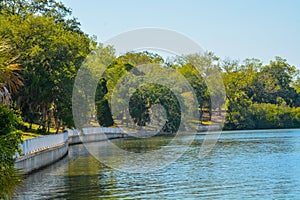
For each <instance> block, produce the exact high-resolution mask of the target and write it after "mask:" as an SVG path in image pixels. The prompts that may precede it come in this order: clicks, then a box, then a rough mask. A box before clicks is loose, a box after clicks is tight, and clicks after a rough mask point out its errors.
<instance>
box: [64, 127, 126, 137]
mask: <svg viewBox="0 0 300 200" xmlns="http://www.w3.org/2000/svg"><path fill="white" fill-rule="evenodd" d="M82 132H83V134H97V133H124V131H123V129H122V128H106V127H89V128H83V129H82ZM79 134H80V132H79V131H78V130H76V129H74V130H68V135H69V137H70V136H75V135H79Z"/></svg>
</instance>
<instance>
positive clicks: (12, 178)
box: [0, 105, 22, 199]
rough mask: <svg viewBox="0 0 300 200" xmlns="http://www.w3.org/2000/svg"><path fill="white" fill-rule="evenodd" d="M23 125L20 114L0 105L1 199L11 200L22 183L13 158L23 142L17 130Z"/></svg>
mask: <svg viewBox="0 0 300 200" xmlns="http://www.w3.org/2000/svg"><path fill="white" fill-rule="evenodd" d="M21 123H22V119H21V115H20V112H18V111H15V110H13V109H10V108H9V107H8V106H4V105H0V199H9V198H10V197H11V196H12V194H13V193H14V192H15V187H16V185H18V184H19V183H20V182H21V176H20V175H19V174H18V172H17V170H16V169H15V168H14V158H13V156H14V155H15V153H16V152H18V151H19V144H20V143H21V142H22V139H21V138H22V133H21V131H18V130H17V127H18V126H19V125H20V124H21Z"/></svg>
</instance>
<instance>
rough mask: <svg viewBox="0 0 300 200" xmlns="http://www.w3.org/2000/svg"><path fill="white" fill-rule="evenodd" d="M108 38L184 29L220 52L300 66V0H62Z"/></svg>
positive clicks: (88, 27) (85, 26)
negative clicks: (141, 30) (146, 30)
mask: <svg viewBox="0 0 300 200" xmlns="http://www.w3.org/2000/svg"><path fill="white" fill-rule="evenodd" d="M62 2H63V3H64V4H65V5H67V6H68V7H70V8H72V10H73V15H74V16H75V17H77V18H78V20H79V21H80V22H81V25H82V26H81V27H82V30H83V31H85V32H86V33H88V34H90V35H96V36H97V38H98V41H100V42H104V41H106V40H108V39H109V38H111V37H113V36H115V35H118V34H120V33H122V32H125V31H129V30H132V29H137V28H143V27H156V28H166V29H170V30H174V31H177V32H179V33H182V34H184V35H186V36H188V37H190V38H191V39H193V40H194V41H196V42H197V43H198V44H199V45H201V46H202V47H203V48H204V49H205V50H209V51H213V52H214V53H215V54H216V55H217V56H220V57H221V58H225V57H230V58H233V59H239V60H243V59H245V58H253V57H254V58H259V59H261V60H262V61H264V62H265V63H268V62H269V60H271V59H273V58H274V57H275V56H281V57H283V58H286V59H287V60H288V62H289V63H290V64H292V65H295V66H297V67H298V68H300V1H298V0H205V1H201V0H194V1H192V0H180V1H179V0H152V1H151V0H148V1H146V0H62Z"/></svg>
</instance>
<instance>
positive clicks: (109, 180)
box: [14, 130, 300, 200]
mask: <svg viewBox="0 0 300 200" xmlns="http://www.w3.org/2000/svg"><path fill="white" fill-rule="evenodd" d="M203 138H204V136H202V135H197V136H196V139H195V141H194V142H193V144H192V145H191V146H190V148H189V149H188V151H187V152H186V153H185V154H184V155H183V156H182V157H181V158H180V159H179V160H177V161H176V162H174V163H171V164H170V165H168V166H166V167H164V168H162V169H160V170H158V171H155V172H151V173H147V174H144V173H142V174H130V173H124V172H120V171H116V170H113V169H111V168H108V167H106V166H104V165H103V164H101V163H100V162H98V161H97V160H96V159H95V158H93V157H92V156H90V154H89V153H88V152H87V151H86V149H85V147H84V146H83V145H77V146H72V147H71V148H70V152H69V155H68V157H66V158H64V159H63V160H61V161H60V162H58V163H56V164H55V165H53V166H51V167H49V168H46V169H44V170H42V171H40V172H38V173H35V174H33V175H30V176H29V177H28V178H27V179H26V181H25V183H24V188H23V190H22V191H20V192H19V195H18V196H16V197H15V198H14V199H30V200H32V199H102V198H108V199H118V198H121V199H122V198H137V199H146V198H152V199H172V198H173V199H182V198H194V199H195V198H201V197H204V198H209V199H244V198H255V199H282V198H283V199H300V131H299V130H280V131H278V130H277V131H247V132H240V133H236V132H235V133H232V132H226V133H223V134H222V135H221V138H220V139H219V141H218V143H217V144H216V146H215V148H214V149H213V151H212V152H211V153H210V154H209V155H208V156H206V157H205V158H201V159H199V157H198V156H199V149H200V146H201V144H202V142H203ZM170 139H172V138H169V137H156V138H151V139H143V140H135V139H130V140H118V141H115V143H117V145H118V146H120V147H122V148H124V149H126V150H128V151H132V152H146V151H149V150H151V149H157V148H158V146H162V145H163V146H164V145H168V141H169V140H170ZM181 139H184V138H181ZM95 144H96V143H94V144H93V143H91V144H90V145H95ZM98 145H99V148H100V147H101V145H100V144H98ZM115 156H117V155H115ZM110 159H112V160H114V159H115V158H114V156H111V157H110ZM132 162H134V160H133V161H132Z"/></svg>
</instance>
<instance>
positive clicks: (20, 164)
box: [15, 129, 127, 174]
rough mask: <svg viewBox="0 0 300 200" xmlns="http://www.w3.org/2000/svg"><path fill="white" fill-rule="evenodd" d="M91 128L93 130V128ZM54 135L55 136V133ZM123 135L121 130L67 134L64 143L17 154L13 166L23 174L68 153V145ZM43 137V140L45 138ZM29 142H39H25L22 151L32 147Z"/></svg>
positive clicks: (51, 162) (57, 159)
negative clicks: (21, 154) (105, 132)
mask: <svg viewBox="0 0 300 200" xmlns="http://www.w3.org/2000/svg"><path fill="white" fill-rule="evenodd" d="M93 130H94V131H95V129H93ZM66 136H67V135H66ZM47 137H49V136H47ZM54 137H57V135H56V136H54ZM124 137H127V135H126V134H124V133H121V132H120V133H118V132H115V133H107V134H104V133H101V134H100V133H94V132H91V133H89V134H83V135H69V137H68V138H66V139H65V140H64V141H65V142H64V143H60V144H58V145H55V146H50V147H47V148H44V149H41V150H39V149H38V150H36V151H34V152H32V153H31V152H29V153H28V154H25V155H23V156H18V157H17V159H16V161H15V168H17V169H21V171H22V172H23V173H24V174H30V173H33V172H35V171H37V170H39V169H42V168H44V167H47V166H49V165H51V164H53V163H55V162H57V161H59V160H60V159H62V158H63V157H64V156H66V155H67V154H68V149H69V145H76V144H81V143H88V142H98V141H106V140H110V139H117V138H124ZM43 139H44V140H45V138H43ZM47 139H48V138H47ZM27 143H28V142H27ZM31 144H36V145H37V144H39V143H38V142H36V141H35V143H33V142H32V143H28V144H27V146H28V147H27V148H25V149H24V148H23V152H24V151H25V152H26V151H27V150H28V148H29V149H32V148H31ZM23 146H24V145H23Z"/></svg>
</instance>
